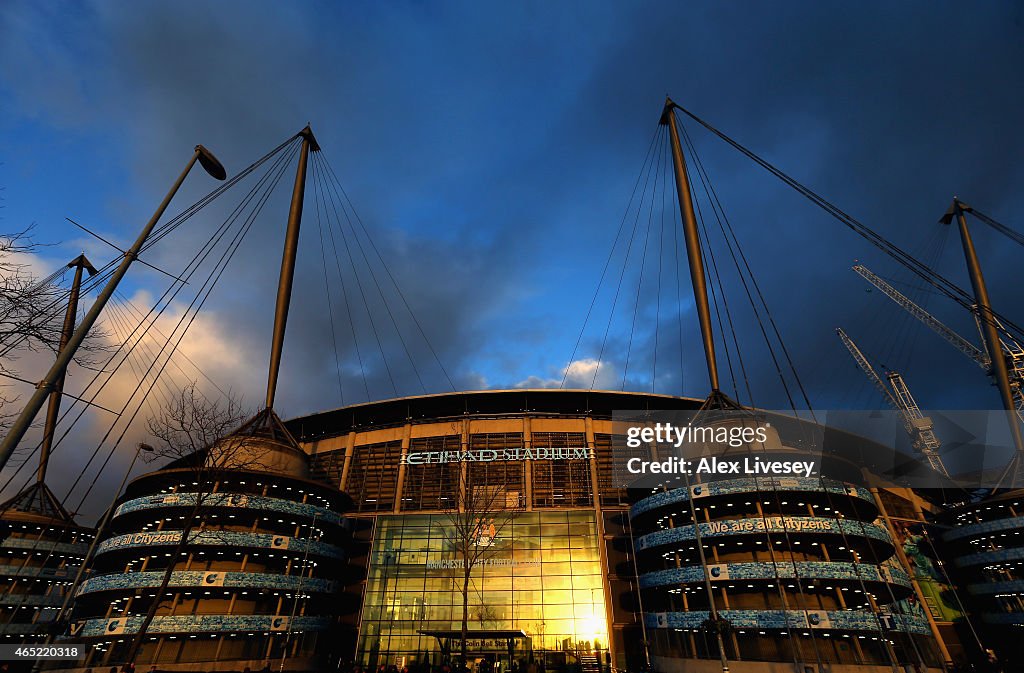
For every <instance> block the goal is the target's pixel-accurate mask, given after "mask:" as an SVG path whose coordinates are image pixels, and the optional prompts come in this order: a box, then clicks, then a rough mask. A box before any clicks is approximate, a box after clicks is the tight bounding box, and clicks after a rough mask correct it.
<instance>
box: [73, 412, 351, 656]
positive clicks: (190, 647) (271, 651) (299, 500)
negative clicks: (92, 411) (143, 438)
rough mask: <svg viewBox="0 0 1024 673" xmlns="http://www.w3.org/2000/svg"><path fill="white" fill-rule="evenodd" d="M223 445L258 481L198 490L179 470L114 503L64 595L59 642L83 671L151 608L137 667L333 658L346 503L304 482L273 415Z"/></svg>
mask: <svg viewBox="0 0 1024 673" xmlns="http://www.w3.org/2000/svg"><path fill="white" fill-rule="evenodd" d="M228 439H229V440H235V441H237V440H239V439H241V440H242V444H241V446H242V449H243V450H250V451H253V452H254V455H255V454H259V455H260V456H261V457H262V459H261V461H260V465H261V467H260V468H259V469H257V468H255V467H252V466H251V465H250V467H247V468H242V469H238V468H212V469H209V470H205V471H204V472H203V475H204V477H197V472H196V470H195V469H194V466H190V465H188V464H187V463H188V462H189V461H188V460H179V461H175V462H174V463H171V464H170V465H168V466H167V467H165V468H164V469H161V470H157V471H155V472H151V473H149V474H146V475H143V476H141V477H139V478H137V479H135V480H134V481H133V482H131V483H130V484H129V485H128V487H127V488H126V490H125V492H124V493H123V494H122V496H121V497H120V499H119V500H118V503H117V505H116V508H115V510H114V512H113V516H112V519H111V524H110V526H109V528H108V530H107V532H106V533H105V534H104V535H103V538H102V540H101V541H100V543H99V545H98V546H97V550H96V553H95V557H94V562H93V567H92V573H91V576H90V577H89V579H87V580H86V581H85V582H84V583H82V585H81V586H80V588H79V590H78V593H77V595H76V603H75V612H74V615H73V623H72V626H71V640H73V641H75V642H81V643H86V644H87V645H88V646H89V655H88V657H89V658H88V659H87V661H86V662H85V665H88V666H104V665H107V664H108V663H111V662H118V661H120V660H122V659H124V658H125V652H126V651H127V650H128V648H129V647H130V643H131V642H132V640H133V638H135V637H136V635H137V633H138V632H139V629H140V627H141V626H142V624H143V622H144V619H145V617H146V615H147V613H148V612H149V610H150V607H151V604H152V602H153V601H155V600H156V601H159V605H158V607H157V609H156V612H155V615H154V616H153V618H152V621H151V623H150V624H149V626H148V628H147V629H146V632H145V634H144V636H143V638H142V642H141V649H140V650H139V652H138V656H137V657H136V658H135V663H136V665H137V666H143V665H146V666H149V665H155V666H157V667H158V668H159V669H160V670H193V669H196V670H198V669H197V667H198V668H199V669H202V668H204V667H205V668H209V667H210V666H211V665H212V666H214V667H215V668H216V667H218V666H219V667H221V668H225V667H226V668H230V669H237V670H241V669H242V668H244V667H246V666H248V667H250V668H253V669H254V670H258V669H261V668H263V667H264V666H267V665H270V664H271V662H273V666H274V667H275V669H277V668H278V667H282V668H288V669H294V668H298V669H302V670H308V669H310V668H312V667H315V666H318V665H320V664H321V663H322V662H321V661H320V659H323V658H326V657H329V656H332V655H336V653H335V652H334V650H335V649H340V648H341V647H343V645H344V642H345V634H344V633H342V632H341V627H339V625H338V620H337V619H336V617H337V615H338V614H339V612H340V611H343V610H344V609H345V606H344V604H343V603H344V600H343V599H342V598H341V593H342V589H343V584H344V582H343V580H340V579H339V578H342V577H344V573H345V562H346V561H345V548H346V540H347V537H348V528H347V525H346V522H345V521H344V520H343V518H342V515H341V514H340V512H343V511H344V510H345V509H346V508H347V507H348V504H349V501H348V498H347V496H345V495H344V494H343V493H340V492H339V491H338V490H337V489H334V488H330V487H328V486H325V485H323V484H321V483H318V482H315V481H311V480H310V479H309V478H308V465H307V458H306V454H305V453H304V452H303V451H302V450H301V449H300V448H299V447H298V444H297V443H296V442H295V439H294V438H293V437H292V436H291V434H290V433H289V432H288V430H287V429H286V428H285V426H284V424H283V423H282V422H281V420H280V419H279V418H278V417H277V415H276V414H275V413H274V412H273V411H272V410H264V411H262V412H260V414H258V415H257V416H256V417H254V418H253V419H252V420H250V421H249V422H248V423H246V424H245V425H244V426H242V428H240V429H239V430H238V431H237V432H235V433H234V434H233V435H232V436H231V437H229V438H228ZM195 458H199V459H200V460H204V459H206V458H205V457H203V456H194V457H193V459H195ZM198 479H203V480H204V481H207V483H201V482H200V481H198ZM197 502H198V503H199V505H198V506H197ZM196 510H198V511H199V512H200V515H199V516H198V517H197V518H196V523H195V524H194V526H193V528H192V530H191V531H190V533H189V535H188V540H187V542H185V543H184V544H183V545H181V546H180V547H179V542H180V541H181V537H182V528H183V526H184V525H185V523H184V522H185V521H186V520H187V519H188V517H189V516H190V513H192V512H193V511H196ZM175 554H177V557H176V558H175ZM169 564H173V569H172V571H171V573H170V575H169V579H166V589H165V591H164V592H163V594H162V595H160V596H157V593H158V592H159V589H160V587H161V586H163V585H164V582H165V575H166V572H167V569H168V565H169ZM350 607H351V608H352V609H357V606H350ZM214 662H216V663H214Z"/></svg>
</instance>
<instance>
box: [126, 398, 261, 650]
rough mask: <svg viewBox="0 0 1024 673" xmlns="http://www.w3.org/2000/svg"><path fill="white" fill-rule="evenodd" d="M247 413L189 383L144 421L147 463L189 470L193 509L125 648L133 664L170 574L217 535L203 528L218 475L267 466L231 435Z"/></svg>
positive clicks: (235, 401) (235, 402)
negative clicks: (196, 545) (194, 546)
mask: <svg viewBox="0 0 1024 673" xmlns="http://www.w3.org/2000/svg"><path fill="white" fill-rule="evenodd" d="M250 415H251V414H250V412H249V411H248V410H246V408H245V407H244V406H243V404H242V402H241V400H240V399H239V398H237V397H235V396H234V395H232V394H230V391H229V394H228V395H227V396H226V398H224V399H211V398H209V397H207V396H205V395H204V394H203V393H202V391H200V390H199V389H197V388H196V384H195V383H194V382H193V383H191V384H189V385H187V386H185V387H184V388H183V389H182V390H181V393H180V394H179V395H178V396H177V397H176V398H175V399H174V400H172V401H171V402H170V403H169V404H168V406H166V407H165V408H164V409H162V410H161V411H160V412H159V413H157V414H156V415H154V416H153V417H151V418H150V419H148V420H147V422H146V429H147V430H148V432H149V434H150V436H151V437H152V438H153V440H154V445H153V446H152V451H150V452H149V453H148V454H146V459H147V460H148V461H169V462H170V463H171V464H172V465H174V466H176V467H181V468H185V469H188V470H189V471H190V473H191V477H192V478H191V481H192V484H193V489H194V490H193V491H192V492H191V493H189V494H187V497H188V499H187V500H183V501H182V502H181V504H182V505H191V508H190V512H189V514H188V515H186V517H185V520H184V523H183V525H182V529H181V536H180V538H179V540H178V543H177V546H176V547H175V549H174V552H173V553H172V555H171V562H170V563H169V564H168V565H167V569H166V570H165V571H164V576H163V579H162V581H161V583H160V588H159V589H158V590H157V592H156V595H155V597H154V599H153V601H152V602H151V603H150V606H149V610H148V611H147V612H146V616H145V617H144V618H143V621H142V624H141V625H140V626H139V629H138V631H137V632H136V633H135V636H134V638H133V639H132V643H131V645H130V646H129V648H128V651H127V653H126V656H125V661H126V662H134V660H135V658H136V656H137V655H138V652H139V649H140V647H141V646H142V641H143V638H144V637H145V635H146V632H147V630H148V629H149V626H150V624H151V623H152V622H153V618H154V617H155V616H156V613H157V609H158V608H159V606H160V604H161V602H162V600H163V598H164V595H165V593H166V592H167V587H168V586H169V584H170V581H171V577H172V574H173V572H174V570H175V568H176V566H177V564H178V563H179V561H180V559H181V556H182V554H183V552H185V550H186V548H187V547H188V545H189V543H191V542H195V541H196V539H198V538H199V537H200V536H203V537H204V538H205V537H206V536H209V535H215V534H216V533H215V532H213V531H204V524H205V521H206V517H207V514H208V510H209V509H210V507H212V505H213V501H212V499H211V496H213V495H214V486H215V484H216V481H217V479H218V475H220V474H222V473H223V472H224V471H227V470H260V469H264V468H265V466H264V464H263V462H262V458H263V456H264V453H263V451H262V450H260V449H258V448H257V449H254V447H253V446H252V444H251V443H248V442H246V439H245V437H236V436H232V433H233V432H234V431H235V430H236V429H238V428H239V426H240V425H242V423H243V422H244V421H245V420H246V419H248V418H249V417H250Z"/></svg>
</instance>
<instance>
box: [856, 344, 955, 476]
mask: <svg viewBox="0 0 1024 673" xmlns="http://www.w3.org/2000/svg"><path fill="white" fill-rule="evenodd" d="M836 334H838V335H839V339H840V340H841V341H842V342H843V345H844V346H846V350H848V351H850V355H851V356H852V357H853V361H854V362H856V363H857V366H858V367H860V369H861V371H863V372H864V373H865V374H866V375H867V377H868V380H869V381H871V383H872V384H873V385H874V386H875V388H877V389H878V392H880V393H881V394H882V398H883V399H884V400H885V401H886V402H887V403H888V404H889V406H891V407H892V408H893V409H895V410H896V411H897V412H899V414H900V418H901V419H902V420H903V427H904V428H906V431H907V434H909V435H910V437H911V439H912V440H913V445H914V449H915V450H916V451H918V452H920V453H921V455H923V456H924V457H925V460H927V461H928V466H929V467H931V468H932V469H933V470H935V471H936V472H938V473H940V474H942V475H944V476H946V477H948V476H949V472H947V471H946V466H945V465H944V464H943V463H942V458H941V457H940V456H939V447H940V446H941V443H940V442H939V438H938V437H936V436H935V430H934V429H933V425H932V419H930V418H928V417H927V416H925V415H924V414H923V413H921V408H920V407H919V406H917V402H916V401H915V400H914V396H913V395H911V394H910V388H908V387H907V383H906V381H904V380H903V377H902V376H901V375H900V374H899V372H893V371H888V372H886V375H885V378H886V379H887V380H888V382H889V385H888V386H886V385H885V383H884V382H883V381H882V379H881V377H880V376H878V373H877V372H876V371H875V368H874V367H872V366H871V363H870V362H869V361H868V359H867V358H866V357H865V356H864V354H863V353H862V352H861V351H860V348H858V347H857V344H855V343H854V342H853V339H851V338H850V337H849V335H847V334H846V332H844V331H843V330H842V328H836Z"/></svg>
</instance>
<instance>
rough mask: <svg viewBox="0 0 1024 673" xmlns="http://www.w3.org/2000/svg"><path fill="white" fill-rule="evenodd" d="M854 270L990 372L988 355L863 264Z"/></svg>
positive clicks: (856, 265)
mask: <svg viewBox="0 0 1024 673" xmlns="http://www.w3.org/2000/svg"><path fill="white" fill-rule="evenodd" d="M853 270H854V271H856V272H857V273H858V274H859V275H860V276H861V277H862V278H864V280H866V281H867V282H869V283H871V284H872V285H874V286H875V287H876V288H878V289H879V290H881V292H882V294H884V295H885V296H887V297H889V299H892V300H893V301H894V302H896V303H897V304H898V305H899V306H900V308H902V309H903V310H904V311H906V312H907V313H909V314H910V315H912V316H914V317H915V318H917V319H918V320H920V321H921V322H923V323H924V324H925V325H926V326H927V327H928V328H929V329H931V330H932V331H933V332H935V333H936V334H938V335H939V336H940V337H942V338H943V339H945V340H946V341H948V342H949V343H950V344H951V345H952V346H953V347H954V348H956V349H957V350H959V351H960V352H961V353H963V354H964V355H966V356H967V357H969V358H971V359H972V360H974V361H975V362H977V363H978V365H979V366H980V367H982V368H983V369H985V370H988V369H989V368H990V367H991V366H992V362H991V361H990V360H989V357H988V353H986V352H985V351H983V350H981V349H980V348H978V347H977V346H975V345H974V344H973V343H971V342H970V341H968V340H967V339H965V338H963V337H962V336H960V335H959V334H957V333H956V332H954V331H953V330H952V329H950V328H949V327H946V326H945V325H943V324H942V323H941V322H940V321H939V319H938V318H936V317H935V316H933V315H932V314H931V313H929V312H928V311H926V310H924V309H923V308H921V307H920V306H918V305H917V304H915V303H914V302H913V301H911V300H910V299H909V298H908V297H907V296H906V295H904V294H903V293H902V292H900V291H899V290H897V289H896V288H894V287H893V286H892V285H889V284H888V283H886V282H885V281H884V280H882V279H881V278H879V277H878V276H876V275H875V274H874V273H873V272H872V271H871V270H870V269H868V268H867V267H865V266H863V265H861V264H854V265H853Z"/></svg>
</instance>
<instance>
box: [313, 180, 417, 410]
mask: <svg viewBox="0 0 1024 673" xmlns="http://www.w3.org/2000/svg"><path fill="white" fill-rule="evenodd" d="M314 165H315V162H314ZM325 177H326V176H325ZM327 193H328V195H330V191H329V190H327ZM331 208H332V209H333V210H334V217H335V220H336V226H337V228H338V234H339V235H340V236H341V242H342V243H343V244H344V245H345V254H346V255H347V256H348V263H349V268H350V269H352V275H353V276H355V279H356V287H357V288H358V289H359V296H360V298H362V300H363V309H364V310H365V311H366V317H367V319H368V320H369V323H370V330H371V331H372V332H373V337H374V339H375V340H376V342H377V350H378V351H379V352H380V359H381V362H382V363H383V364H384V371H385V372H387V375H388V381H390V382H391V390H392V391H393V392H394V394H395V397H398V386H396V385H395V377H394V375H392V373H391V365H389V364H388V357H387V355H386V354H385V353H384V344H383V342H382V341H381V339H380V332H379V331H378V330H377V323H376V322H374V320H373V312H372V311H371V310H370V303H369V301H367V299H366V291H365V290H364V289H363V281H362V280H360V278H359V276H360V274H359V272H358V271H357V267H356V260H355V257H354V256H353V254H352V247H351V246H350V245H349V243H348V237H346V236H345V230H344V229H343V228H342V226H341V217H340V216H339V215H338V204H337V202H335V200H334V199H333V198H331Z"/></svg>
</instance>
